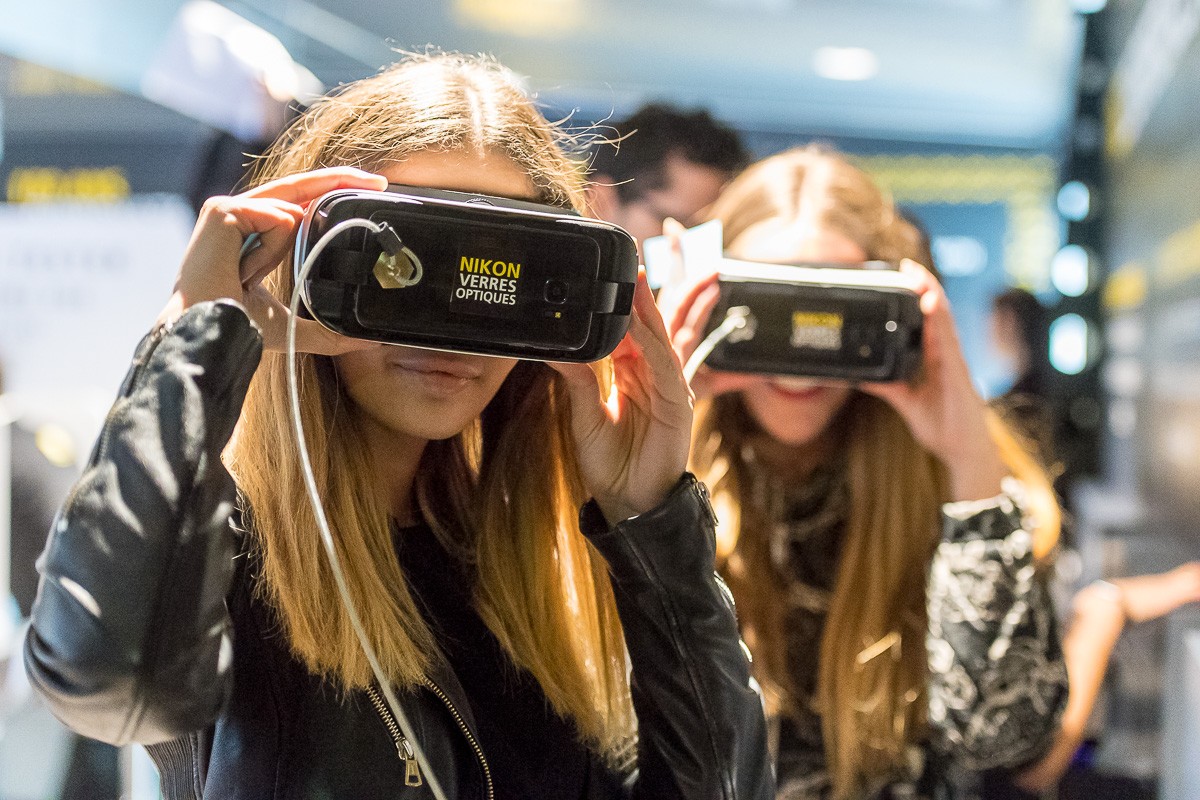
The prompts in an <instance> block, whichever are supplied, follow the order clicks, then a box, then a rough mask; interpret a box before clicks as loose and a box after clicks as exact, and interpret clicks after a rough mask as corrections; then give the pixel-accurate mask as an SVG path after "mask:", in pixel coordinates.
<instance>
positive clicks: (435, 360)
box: [387, 351, 483, 395]
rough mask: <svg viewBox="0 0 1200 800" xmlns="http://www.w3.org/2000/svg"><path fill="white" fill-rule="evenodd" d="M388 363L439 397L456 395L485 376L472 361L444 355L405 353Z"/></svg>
mask: <svg viewBox="0 0 1200 800" xmlns="http://www.w3.org/2000/svg"><path fill="white" fill-rule="evenodd" d="M387 361H388V364H390V365H391V366H393V367H395V368H397V369H399V370H401V371H403V372H404V373H406V374H408V375H410V376H411V377H412V378H414V379H415V380H416V381H417V383H418V384H420V386H421V387H422V388H424V389H425V390H426V391H428V392H429V393H431V394H435V395H447V394H453V393H454V392H456V391H458V390H459V389H462V388H463V387H464V386H466V385H467V384H468V383H470V382H471V381H473V380H475V379H476V378H478V377H480V375H482V374H483V370H482V369H480V367H478V366H477V365H475V364H472V363H471V362H470V361H467V360H465V359H459V358H455V357H454V356H450V355H445V354H442V353H434V352H420V351H413V352H405V353H400V354H397V355H394V356H391V357H389V358H388V360H387Z"/></svg>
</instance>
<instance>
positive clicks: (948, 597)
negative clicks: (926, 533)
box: [926, 478, 1067, 772]
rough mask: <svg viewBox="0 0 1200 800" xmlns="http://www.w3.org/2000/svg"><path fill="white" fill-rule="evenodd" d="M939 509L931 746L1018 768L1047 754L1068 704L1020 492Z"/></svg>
mask: <svg viewBox="0 0 1200 800" xmlns="http://www.w3.org/2000/svg"><path fill="white" fill-rule="evenodd" d="M1005 487H1006V488H1005V492H1004V493H1003V494H1001V495H999V496H997V497H995V498H991V499H989V500H983V501H979V502H965V503H949V504H947V505H946V506H944V507H943V512H942V513H943V517H944V527H945V530H944V533H943V538H942V542H941V544H940V545H939V546H938V548H937V551H936V553H935V554H934V557H933V562H932V564H931V566H930V571H929V582H928V588H927V601H928V603H927V604H928V608H929V631H928V635H927V638H926V647H927V649H928V652H929V665H930V670H929V729H930V737H931V744H932V745H933V747H934V749H935V750H936V751H937V752H938V753H939V754H940V755H941V756H942V757H944V758H945V759H946V760H948V761H949V762H951V763H953V764H955V765H956V766H957V767H959V768H962V769H966V770H970V771H974V772H978V771H983V770H990V769H1002V770H1011V769H1015V768H1019V767H1021V766H1023V765H1026V764H1028V763H1030V762H1031V761H1034V760H1036V759H1037V758H1040V757H1041V756H1042V755H1044V754H1045V752H1046V750H1047V749H1048V748H1049V747H1050V745H1051V744H1052V742H1053V740H1054V736H1055V734H1056V732H1057V730H1058V723H1059V719H1060V717H1061V716H1062V712H1063V708H1064V707H1065V705H1066V702H1067V669H1066V664H1065V662H1064V660H1063V653H1062V645H1061V643H1060V641H1059V635H1058V625H1057V620H1056V619H1055V615H1054V608H1053V604H1052V603H1051V600H1050V593H1049V590H1048V588H1047V587H1046V586H1045V583H1044V580H1043V576H1041V575H1040V574H1039V573H1038V570H1037V566H1036V565H1035V563H1034V557H1033V535H1032V533H1031V529H1030V527H1029V525H1028V524H1027V523H1026V520H1025V515H1024V513H1023V512H1022V508H1021V500H1020V498H1021V495H1022V489H1021V487H1020V484H1019V483H1017V482H1016V481H1014V480H1013V479H1011V478H1009V479H1005Z"/></svg>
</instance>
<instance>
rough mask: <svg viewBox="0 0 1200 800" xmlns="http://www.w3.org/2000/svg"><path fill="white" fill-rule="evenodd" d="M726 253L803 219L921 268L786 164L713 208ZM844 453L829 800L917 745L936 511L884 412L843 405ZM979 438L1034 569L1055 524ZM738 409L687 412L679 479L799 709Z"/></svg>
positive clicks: (899, 228) (933, 489)
mask: <svg viewBox="0 0 1200 800" xmlns="http://www.w3.org/2000/svg"><path fill="white" fill-rule="evenodd" d="M711 216H712V217H713V218H716V219H720V220H721V221H722V224H723V226H724V232H725V242H726V246H727V247H729V248H730V249H734V250H736V246H737V243H738V238H739V237H740V236H741V235H742V234H743V233H744V232H745V231H747V230H748V229H749V228H750V227H751V226H753V225H755V224H757V223H759V222H762V221H764V220H770V219H783V220H785V221H794V220H798V219H801V218H803V219H805V220H806V221H808V222H810V223H815V224H816V225H817V227H819V228H820V229H823V230H831V231H836V232H838V233H840V234H843V235H844V236H846V237H847V238H849V239H851V240H852V241H854V242H855V243H857V244H858V245H859V246H861V247H862V249H863V250H864V251H865V252H866V253H867V257H868V258H871V259H881V260H887V261H899V260H901V259H903V258H914V259H916V258H919V256H920V254H921V252H922V249H923V248H922V244H921V240H920V237H919V235H918V233H917V231H916V229H915V228H913V226H911V225H910V224H908V223H907V222H905V221H904V220H903V219H902V218H901V217H900V216H899V215H898V214H897V213H896V211H895V209H894V207H893V206H892V204H891V202H890V200H889V199H888V198H887V197H886V196H885V195H884V193H883V192H882V191H881V190H880V189H879V188H878V187H877V186H876V185H875V183H874V182H873V181H872V180H871V179H870V178H869V177H868V176H867V175H866V174H865V173H863V172H861V171H860V170H858V169H856V168H855V167H853V166H852V165H850V164H849V163H848V162H847V161H845V160H844V159H843V158H841V157H840V156H838V155H837V154H835V153H832V152H829V151H827V150H823V149H817V148H805V149H798V150H792V151H788V152H785V153H781V154H779V155H776V156H773V157H771V158H768V159H766V160H764V161H761V162H759V163H758V164H756V165H754V166H752V167H751V168H750V169H748V170H747V171H746V172H745V173H743V174H742V175H741V176H740V177H738V178H737V179H735V180H734V182H733V183H732V184H730V186H729V187H728V188H727V189H726V190H725V192H724V193H723V194H722V196H721V198H720V199H719V200H718V201H717V203H716V204H715V205H714V206H713V209H712V212H711ZM831 424H833V425H836V426H837V430H836V431H833V433H834V434H835V437H834V438H836V439H837V441H838V445H837V446H838V447H839V448H840V449H841V453H842V458H841V459H840V460H839V463H841V464H843V465H844V469H845V482H846V487H847V493H848V497H849V510H848V513H847V516H846V520H845V523H844V525H845V529H844V532H843V534H842V537H843V538H842V542H841V554H840V563H839V566H838V572H837V575H836V579H835V581H834V588H833V596H832V598H831V601H830V605H829V610H828V616H827V618H826V622H825V629H824V633H823V634H822V639H821V643H820V654H819V661H818V664H819V666H818V675H817V688H816V698H815V699H816V705H817V708H818V710H819V712H820V714H821V720H822V730H823V734H824V741H825V751H826V761H827V764H828V767H829V773H830V776H831V779H832V781H833V785H834V792H835V795H836V796H838V797H852V796H854V795H855V794H856V793H858V792H861V791H863V789H864V788H865V787H867V786H868V785H870V784H871V783H872V782H874V781H876V780H880V779H885V778H886V777H887V776H888V775H889V774H894V773H895V772H896V770H898V769H899V768H900V767H901V765H902V764H903V760H904V757H905V750H906V748H907V746H908V745H910V744H913V743H915V742H918V741H920V739H921V737H922V736H923V735H924V724H925V702H924V701H925V687H926V684H927V681H928V660H927V656H926V651H925V632H926V626H927V614H926V606H925V580H926V572H927V569H928V565H929V562H930V559H931V557H932V554H933V551H934V548H935V546H936V544H937V541H938V538H939V534H940V509H941V506H942V504H943V503H944V502H946V501H947V500H948V499H949V497H950V495H949V482H948V476H947V473H946V469H945V467H944V465H943V464H942V463H941V461H940V460H939V459H938V458H936V457H935V456H934V455H933V454H932V453H930V452H929V451H927V450H926V449H925V448H923V447H922V446H921V445H920V444H918V443H917V441H916V440H915V439H914V438H913V436H912V433H911V432H910V431H909V429H908V426H907V425H906V424H905V422H904V421H903V419H902V418H901V417H900V415H899V414H897V413H896V412H895V411H894V410H893V409H892V408H891V407H890V406H889V405H888V404H887V403H885V402H883V401H882V400H879V399H878V398H875V397H871V396H869V395H865V394H861V393H855V394H853V395H851V397H850V400H849V401H848V402H847V405H846V406H845V407H844V408H843V409H842V411H841V412H840V413H839V414H838V417H837V419H836V420H835V421H834V422H833V423H831ZM988 426H989V430H990V432H991V434H992V436H993V438H994V440H995V441H996V444H997V446H998V448H999V449H1000V452H1001V457H1002V458H1003V459H1004V460H1005V462H1006V463H1007V465H1008V467H1009V468H1010V470H1011V471H1012V473H1013V474H1014V475H1015V476H1016V477H1018V478H1020V479H1021V480H1022V481H1023V482H1024V483H1025V485H1026V488H1027V492H1028V495H1029V501H1030V502H1029V505H1030V509H1029V510H1030V511H1031V514H1030V516H1031V517H1032V518H1033V520H1034V521H1035V524H1036V530H1035V534H1034V536H1035V551H1036V553H1037V554H1038V556H1039V557H1044V556H1046V554H1047V553H1048V552H1049V551H1050V549H1051V548H1052V547H1053V545H1054V542H1055V541H1056V540H1057V537H1058V528H1059V512H1058V506H1057V503H1056V502H1055V499H1054V494H1053V492H1052V490H1051V488H1050V484H1049V482H1048V481H1047V479H1046V476H1045V474H1044V473H1043V472H1042V470H1041V469H1040V468H1039V467H1038V466H1037V464H1036V463H1035V462H1034V460H1033V459H1032V458H1030V457H1029V456H1028V455H1027V454H1026V453H1025V452H1024V451H1023V450H1022V449H1021V447H1020V446H1019V445H1018V443H1017V441H1016V439H1015V438H1014V437H1013V435H1012V433H1011V432H1010V431H1009V429H1008V428H1007V427H1006V426H1005V425H1004V423H1003V422H1001V421H1000V419H999V418H998V417H996V416H995V415H992V414H991V413H990V412H989V418H988ZM764 435H766V434H764V433H763V432H762V431H760V430H759V429H758V428H757V425H756V424H755V423H754V422H753V420H752V419H751V418H750V417H749V413H748V411H747V409H746V407H745V404H744V402H743V401H742V399H741V397H740V395H724V396H720V397H717V398H715V399H712V400H707V401H704V402H701V403H698V404H697V409H696V423H695V430H694V436H693V440H692V441H693V448H692V469H693V471H695V472H696V474H697V475H699V476H700V477H701V478H702V479H704V480H705V481H707V482H708V484H709V486H710V487H711V489H712V492H713V501H714V505H715V506H716V510H717V516H718V518H719V519H720V525H719V527H718V533H717V535H718V542H717V549H718V559H719V562H720V564H719V566H720V569H721V571H722V573H723V574H724V576H725V578H726V580H727V581H728V582H729V585H730V588H731V589H732V591H733V594H734V597H735V600H736V602H737V607H738V617H739V619H740V621H741V624H742V630H743V636H744V637H745V639H746V642H747V644H748V645H749V646H750V648H751V650H752V652H753V654H754V664H755V672H756V677H757V678H758V680H759V682H760V683H761V684H762V686H763V687H764V690H765V693H766V697H767V701H768V707H769V710H771V711H772V712H775V713H781V714H788V713H792V712H794V711H795V710H797V708H796V704H797V703H798V702H799V698H798V697H797V696H796V688H795V684H794V679H793V676H791V675H789V670H788V664H787V659H786V656H785V639H786V632H785V630H784V617H783V606H784V604H783V603H781V602H780V598H781V597H783V596H785V595H786V593H787V589H788V587H787V585H786V580H785V578H784V577H782V576H781V575H780V574H779V572H778V570H777V569H776V568H775V567H774V566H773V564H772V562H771V556H770V543H769V541H768V532H769V530H770V525H771V520H768V519H766V516H765V513H766V512H765V510H764V509H761V508H756V507H755V506H754V504H753V501H752V500H751V493H750V492H749V488H750V480H751V479H750V470H752V469H754V467H753V466H752V465H751V464H750V463H748V461H747V458H746V455H745V454H746V452H747V449H746V446H747V445H748V444H752V442H753V440H754V438H755V437H760V436H764Z"/></svg>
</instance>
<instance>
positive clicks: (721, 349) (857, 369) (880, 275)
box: [705, 258, 924, 383]
mask: <svg viewBox="0 0 1200 800" xmlns="http://www.w3.org/2000/svg"><path fill="white" fill-rule="evenodd" d="M718 285H719V286H720V290H721V296H720V300H719V301H718V303H717V306H716V308H715V309H714V310H713V313H712V317H711V318H710V320H709V324H708V331H707V332H711V331H712V330H714V329H716V328H717V327H718V326H719V325H720V324H721V323H722V321H723V320H724V319H725V317H726V315H727V314H728V313H729V312H730V310H731V309H734V310H735V312H734V313H738V314H744V315H746V316H747V325H746V327H745V328H744V329H743V330H742V331H739V335H737V336H730V337H728V338H726V339H725V340H723V341H721V342H720V343H719V344H717V345H716V347H715V348H714V349H713V351H712V353H711V354H709V356H708V358H707V359H706V360H705V363H706V364H707V365H708V366H709V367H710V368H712V369H720V370H727V371H730V372H751V373H759V374H770V375H794V376H804V377H813V378H835V379H838V380H845V381H851V382H855V383H859V382H884V381H899V380H906V379H908V378H911V377H912V376H913V375H914V374H915V373H916V371H917V369H918V368H919V367H920V364H921V335H922V327H923V320H924V317H923V315H922V313H921V307H920V301H919V298H918V296H917V294H916V292H915V291H913V290H912V288H910V286H909V283H908V280H907V278H905V276H903V275H901V274H900V273H899V272H897V271H895V269H894V268H892V267H891V265H889V264H887V263H885V262H867V263H865V264H861V265H853V266H851V265H846V264H812V263H810V264H802V265H797V266H793V265H778V264H760V263H755V262H750V261H736V260H733V259H728V258H723V259H721V260H720V270H719V273H718Z"/></svg>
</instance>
